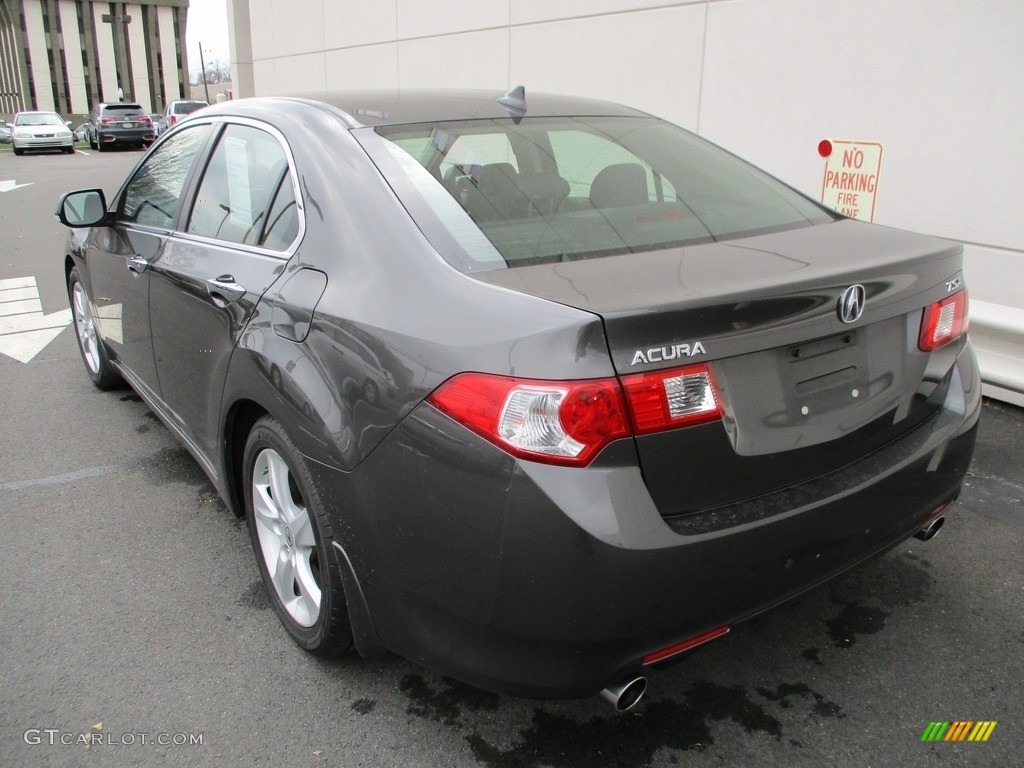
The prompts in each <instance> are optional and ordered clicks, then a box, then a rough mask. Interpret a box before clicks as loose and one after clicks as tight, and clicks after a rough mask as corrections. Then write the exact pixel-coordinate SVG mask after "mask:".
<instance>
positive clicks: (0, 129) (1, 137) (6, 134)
mask: <svg viewBox="0 0 1024 768" xmlns="http://www.w3.org/2000/svg"><path fill="white" fill-rule="evenodd" d="M13 135H14V126H13V125H11V124H10V123H0V144H10V143H11V142H12V141H13V139H12V137H13Z"/></svg>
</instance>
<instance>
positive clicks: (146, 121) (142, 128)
mask: <svg viewBox="0 0 1024 768" xmlns="http://www.w3.org/2000/svg"><path fill="white" fill-rule="evenodd" d="M86 124H87V125H88V126H89V128H88V141H89V146H91V147H92V148H93V149H95V150H97V151H99V152H102V151H103V150H105V149H109V148H111V147H114V146H124V145H134V146H138V147H148V146H149V145H150V144H152V143H153V142H154V141H156V131H155V129H154V127H153V119H152V118H151V117H150V116H149V115H148V114H147V112H146V110H144V109H143V108H142V106H141V105H139V104H131V103H117V104H97V105H96V106H95V107H93V110H92V112H90V113H89V118H88V120H87V121H86Z"/></svg>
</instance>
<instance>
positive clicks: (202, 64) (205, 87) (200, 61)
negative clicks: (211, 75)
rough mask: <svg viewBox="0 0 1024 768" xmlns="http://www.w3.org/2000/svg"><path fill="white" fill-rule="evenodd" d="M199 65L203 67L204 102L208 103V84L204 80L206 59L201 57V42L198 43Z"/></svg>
mask: <svg viewBox="0 0 1024 768" xmlns="http://www.w3.org/2000/svg"><path fill="white" fill-rule="evenodd" d="M199 66H201V67H202V68H203V90H204V91H205V92H206V103H207V104H209V103H210V86H209V85H208V84H207V82H206V61H205V60H204V59H203V43H202V41H200V43H199Z"/></svg>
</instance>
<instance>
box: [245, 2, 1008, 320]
mask: <svg viewBox="0 0 1024 768" xmlns="http://www.w3.org/2000/svg"><path fill="white" fill-rule="evenodd" d="M228 7H229V24H230V25H231V27H232V41H233V46H232V50H233V55H232V65H233V66H236V61H237V62H238V64H239V65H240V66H241V68H242V69H244V70H245V71H246V72H249V71H251V82H250V83H247V82H245V81H244V79H239V81H238V91H239V95H240V96H246V95H253V94H260V95H264V94H267V95H269V94H276V93H286V92H295V91H303V90H315V89H319V88H330V89H345V88H374V87H395V86H398V87H405V88H412V87H417V86H428V85H429V86H455V87H485V88H493V89H495V90H496V91H498V90H502V89H506V88H508V87H510V86H511V85H515V84H519V83H523V84H525V85H526V87H527V93H528V94H529V92H530V91H531V90H543V91H554V92H570V93H576V94H581V95H585V96H594V97H599V98H605V99H611V100H615V101H622V102H626V103H628V104H630V105H633V106H638V107H640V108H643V109H646V110H649V111H651V112H653V113H655V114H658V115H661V116H663V117H665V118H668V119H670V120H672V121H674V122H677V123H679V124H681V125H683V126H685V127H687V128H690V129H691V130H695V131H697V132H698V133H700V134H701V135H703V136H705V137H706V138H709V139H711V140H712V141H715V142H717V143H719V144H721V145H723V146H725V147H726V148H728V149H730V150H733V151H734V152H736V153H737V154H739V155H741V156H743V157H745V158H747V159H749V160H751V161H753V162H754V163H756V164H758V165H760V166H762V167H764V168H766V169H768V170H769V171H771V172H772V173H774V174H776V175H777V176H779V177H780V178H782V179H784V180H786V181H788V182H789V183H791V184H793V185H794V186H796V187H798V188H800V189H801V190H803V191H804V192H806V193H807V194H809V195H811V196H812V197H815V198H820V193H821V185H822V174H823V160H822V159H821V158H820V157H819V156H818V154H817V150H816V148H817V145H818V142H819V141H820V140H821V139H823V138H831V139H849V140H857V141H875V142H879V143H881V144H882V145H883V148H884V151H883V162H882V169H881V174H880V179H879V188H878V194H877V200H876V208H875V221H876V222H878V223H882V224H889V225H893V226H898V227H904V228H907V229H914V230H919V231H924V232H929V233H933V234H938V235H943V236H946V237H950V238H953V239H957V240H960V241H963V242H964V243H965V248H966V254H967V259H966V262H967V268H966V269H967V273H968V278H969V281H970V285H971V289H972V298H975V299H981V300H983V301H988V302H993V303H996V304H1001V305H1007V306H1010V307H1016V308H1024V291H1021V290H1020V288H1019V286H1020V285H1021V284H1024V216H1022V215H1021V214H1020V212H1019V203H1018V201H1019V200H1021V199H1024V174H1019V173H1015V172H1013V171H1012V170H1011V169H1019V168H1022V167H1024V142H1022V141H1021V140H1020V135H1021V130H1022V129H1021V125H1022V124H1024V44H1021V41H1020V30H1022V29H1024V3H1022V2H1020V0H979V2H976V3H964V2H961V1H960V0H858V2H856V3H823V2H821V0H691V1H690V2H686V1H685V0H678V1H676V2H671V1H670V0H558V1H553V0H473V2H464V1H463V0H431V2H429V3H424V2H422V0H228ZM296 19H301V20H302V23H296ZM240 20H241V22H240ZM246 25H247V26H248V28H247V29H244V28H243V29H240V26H246ZM239 52H240V54H241V55H238V53H239ZM250 68H251V70H250Z"/></svg>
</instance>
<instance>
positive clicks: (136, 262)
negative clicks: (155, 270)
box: [128, 256, 149, 275]
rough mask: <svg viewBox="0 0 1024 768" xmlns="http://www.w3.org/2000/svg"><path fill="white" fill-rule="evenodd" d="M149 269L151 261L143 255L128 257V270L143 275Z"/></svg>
mask: <svg viewBox="0 0 1024 768" xmlns="http://www.w3.org/2000/svg"><path fill="white" fill-rule="evenodd" d="M147 269H149V262H148V261H146V260H145V259H144V258H142V257H141V256H132V257H131V258H130V259H128V271H129V272H131V273H132V274H133V275H141V274H142V273H143V272H145V271H146V270H147Z"/></svg>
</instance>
